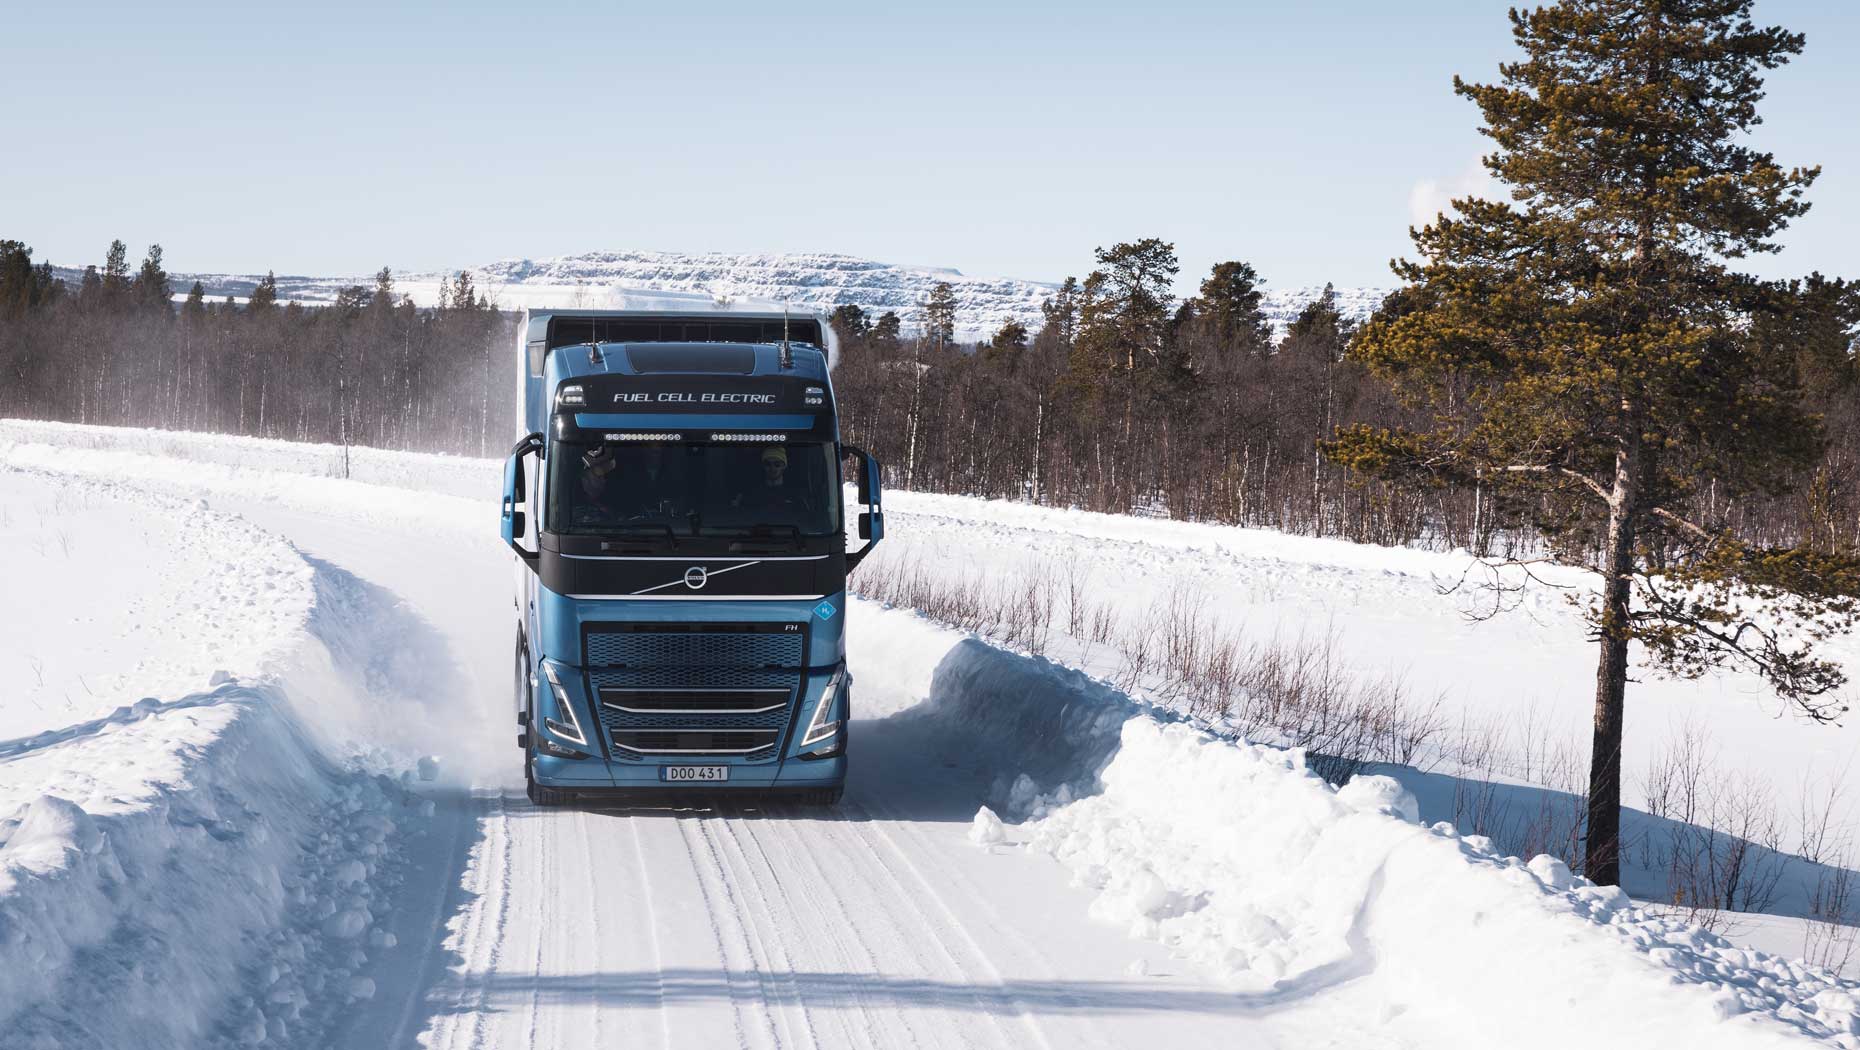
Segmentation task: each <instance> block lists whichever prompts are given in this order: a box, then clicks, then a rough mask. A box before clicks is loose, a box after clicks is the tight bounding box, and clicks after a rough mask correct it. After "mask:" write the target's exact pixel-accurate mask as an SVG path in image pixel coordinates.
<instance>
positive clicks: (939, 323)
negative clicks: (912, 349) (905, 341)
mask: <svg viewBox="0 0 1860 1050" xmlns="http://www.w3.org/2000/svg"><path fill="white" fill-rule="evenodd" d="M923 315H924V342H926V343H928V344H929V345H930V348H931V349H933V350H941V349H943V348H945V347H947V346H950V345H951V344H953V343H954V342H955V341H956V290H955V289H954V288H952V287H950V284H949V282H948V281H938V282H937V283H936V284H935V285H933V286H932V287H931V288H930V297H929V298H928V299H926V300H924V305H923Z"/></svg>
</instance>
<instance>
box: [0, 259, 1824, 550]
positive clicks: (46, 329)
mask: <svg viewBox="0 0 1860 1050" xmlns="http://www.w3.org/2000/svg"><path fill="white" fill-rule="evenodd" d="M1095 261H1096V265H1095V266H1094V267H1093V268H1092V269H1091V270H1090V271H1089V272H1088V273H1087V274H1086V276H1085V278H1084V279H1083V280H1080V279H1077V278H1067V279H1066V280H1065V281H1064V282H1063V283H1061V284H1060V285H1059V287H1058V288H1057V290H1056V291H1055V293H1054V294H1053V296H1052V297H1051V298H1049V299H1048V300H1047V301H1046V303H1045V304H1044V305H1043V309H1042V312H1043V323H1042V324H1041V325H1040V326H1039V327H1037V328H1034V329H1032V330H1029V329H1028V328H1027V327H1026V326H1024V325H1022V324H1020V323H1018V322H1009V323H1008V324H1006V325H1004V326H1003V327H1002V328H1001V329H1000V330H999V331H996V332H994V333H992V334H991V335H990V336H988V337H987V338H984V339H981V340H979V341H973V342H964V341H961V340H959V339H958V338H957V332H958V331H959V330H961V328H962V325H961V321H962V318H961V317H960V316H959V307H958V303H957V300H956V298H955V296H954V294H953V291H952V290H951V289H950V287H949V286H948V285H943V284H940V285H938V286H936V287H935V288H934V289H933V290H932V292H931V293H930V295H929V297H928V298H927V299H926V300H925V302H924V303H923V304H922V306H921V308H920V310H919V311H918V312H917V314H916V315H915V316H914V317H912V318H910V323H909V324H908V325H907V323H906V319H905V318H904V317H902V316H900V315H899V314H898V313H896V312H886V313H883V314H878V315H876V316H874V315H872V314H870V313H868V312H867V311H865V310H863V309H861V308H860V307H858V306H856V305H852V304H845V305H842V306H840V307H839V308H837V309H836V310H834V311H833V313H832V315H831V317H830V322H831V324H832V325H833V327H834V329H835V331H836V333H837V335H838V338H839V341H840V346H841V354H840V360H839V362H838V364H837V366H836V368H835V371H834V384H835V391H836V393H837V395H838V397H839V402H840V408H841V425H842V428H843V431H844V433H845V435H846V437H847V440H849V441H853V442H855V443H858V444H860V445H861V446H862V447H865V448H867V449H869V450H871V451H872V452H874V453H875V454H877V455H878V456H879V457H880V458H881V459H882V460H883V461H884V463H885V469H886V474H887V478H886V480H887V483H888V484H890V485H894V486H898V487H903V488H911V489H919V490H924V491H934V492H953V493H966V494H970V495H977V496H984V497H990V498H1004V499H1020V500H1028V501H1032V502H1038V503H1045V504H1051V505H1056V506H1073V507H1082V508H1086V509H1090V510H1098V511H1107V512H1114V513H1136V514H1151V515H1158V516H1166V517H1172V518H1182V519H1190V520H1200V521H1213V522H1221V523H1227V524H1235V525H1246V526H1257V527H1264V528H1274V529H1281V530H1284V531H1287V532H1294V533H1300V534H1305V535H1314V536H1337V537H1342V538H1347V539H1352V540H1357V541H1363V542H1374V543H1389V544H1421V545H1426V546H1434V547H1466V548H1468V549H1472V550H1475V551H1478V552H1480V553H1498V554H1503V553H1508V552H1515V551H1517V550H1519V549H1521V547H1522V546H1525V545H1528V544H1530V543H1531V542H1532V540H1531V537H1532V533H1531V532H1530V530H1529V529H1528V528H1521V527H1520V526H1519V522H1518V521H1517V520H1516V516H1515V515H1514V514H1511V513H1510V508H1507V507H1505V506H1504V505H1503V504H1504V501H1505V500H1506V499H1508V498H1510V496H1508V495H1507V494H1506V493H1504V492H1501V491H1499V489H1500V488H1503V486H1496V485H1487V486H1480V485H1476V484H1475V485H1472V486H1449V485H1444V484H1443V485H1439V486H1411V485H1400V484H1392V483H1389V482H1387V481H1384V480H1379V479H1373V478H1371V479H1365V478H1364V477H1362V476H1359V475H1355V474H1352V472H1351V471H1350V470H1349V469H1348V468H1347V467H1346V466H1345V465H1342V464H1339V463H1336V462H1333V461H1332V460H1330V459H1327V458H1326V457H1325V456H1323V455H1322V454H1321V449H1320V445H1321V443H1322V442H1324V441H1326V440H1328V439H1329V438H1330V437H1331V436H1332V435H1333V433H1335V432H1336V431H1337V430H1339V429H1340V428H1353V427H1361V426H1368V427H1380V428H1396V427H1413V426H1420V425H1424V423H1425V421H1426V420H1427V419H1429V418H1431V416H1430V414H1429V410H1427V409H1424V408H1420V407H1416V406H1412V405H1405V404H1404V403H1403V402H1402V401H1401V400H1400V399H1399V398H1398V397H1397V396H1396V394H1395V391H1394V389H1393V387H1392V386H1391V384H1389V383H1388V382H1386V381H1384V380H1382V379H1380V378H1378V377H1376V376H1375V375H1373V374H1372V373H1371V371H1370V370H1369V369H1367V368H1366V367H1365V366H1364V365H1363V363H1361V362H1360V361H1358V360H1356V359H1354V358H1352V357H1351V356H1350V354H1349V353H1348V351H1349V348H1350V347H1351V345H1352V341H1353V339H1354V338H1355V336H1356V329H1355V326H1354V325H1353V324H1352V323H1351V322H1350V321H1349V320H1348V319H1347V318H1345V317H1344V316H1343V315H1342V314H1341V313H1340V312H1339V310H1338V308H1337V303H1336V299H1335V296H1334V295H1333V294H1332V293H1331V292H1330V290H1329V289H1326V291H1325V294H1323V295H1321V296H1319V297H1318V298H1317V299H1315V300H1314V301H1312V302H1311V303H1309V304H1308V305H1306V306H1305V307H1304V309H1303V310H1302V311H1301V312H1300V313H1299V314H1298V315H1297V316H1296V318H1295V319H1294V320H1293V321H1292V322H1291V323H1290V324H1289V325H1288V326H1287V329H1286V330H1285V331H1284V332H1282V333H1280V332H1275V331H1274V329H1273V326H1272V324H1271V323H1270V322H1269V321H1268V320H1267V318H1266V315H1265V313H1264V310H1263V301H1262V298H1263V297H1262V288H1263V285H1264V280H1263V278H1262V277H1261V275H1260V274H1259V272H1258V271H1257V270H1256V269H1255V268H1254V267H1253V266H1252V265H1250V264H1249V263H1246V262H1241V261H1228V262H1221V263H1218V264H1216V265H1215V266H1214V267H1212V269H1211V270H1210V271H1209V272H1208V273H1207V274H1206V275H1205V277H1203V279H1202V280H1201V281H1200V282H1199V285H1198V289H1197V293H1196V294H1194V295H1191V296H1186V297H1182V298H1177V297H1176V295H1175V294H1174V291H1173V289H1174V288H1175V286H1176V278H1177V276H1178V273H1179V264H1178V262H1177V259H1176V255H1175V251H1174V247H1173V246H1172V245H1170V244H1168V243H1166V242H1164V241H1162V240H1159V239H1156V238H1145V239H1140V240H1136V241H1132V242H1127V243H1119V244H1115V245H1112V246H1110V247H1108V248H1101V249H1099V250H1098V251H1097V252H1096V253H1095ZM1793 287H1794V288H1795V289H1796V290H1797V291H1798V292H1799V295H1797V296H1796V298H1795V300H1794V301H1795V304H1796V305H1795V306H1794V307H1793V308H1792V309H1791V310H1790V311H1788V312H1787V315H1786V316H1780V315H1779V316H1773V317H1769V318H1767V319H1766V320H1765V321H1764V324H1765V331H1766V338H1771V339H1775V340H1780V341H1784V342H1787V343H1788V344H1789V346H1790V347H1791V348H1792V349H1791V351H1790V355H1789V357H1790V366H1791V372H1792V375H1791V376H1790V377H1789V379H1790V390H1789V396H1790V397H1791V398H1793V399H1795V400H1796V402H1797V403H1799V404H1800V405H1801V406H1802V408H1803V409H1804V410H1805V411H1806V412H1809V413H1813V414H1815V415H1818V416H1819V417H1820V418H1821V419H1822V421H1823V429H1824V432H1825V442H1824V443H1823V444H1822V445H1821V446H1820V447H1819V449H1818V451H1817V454H1816V455H1814V456H1813V457H1812V458H1811V459H1810V460H1808V461H1806V462H1804V463H1803V464H1801V465H1799V466H1796V467H1792V468H1791V470H1790V472H1789V473H1790V477H1789V481H1790V482H1791V483H1790V484H1789V485H1787V486H1783V487H1782V491H1780V492H1778V493H1764V492H1759V493H1750V492H1739V493H1735V494H1733V493H1732V492H1730V491H1729V490H1728V489H1726V488H1725V487H1724V486H1723V485H1722V484H1721V483H1720V482H1719V480H1718V479H1714V478H1710V477H1700V478H1698V479H1697V480H1698V484H1697V486H1696V487H1695V491H1694V492H1692V493H1691V495H1690V499H1691V500H1692V501H1693V502H1694V503H1695V504H1696V505H1697V506H1698V508H1699V509H1700V511H1701V512H1702V513H1703V514H1704V515H1705V516H1707V517H1709V518H1710V519H1712V520H1715V521H1716V520H1721V521H1725V522H1728V523H1729V524H1731V526H1732V527H1733V528H1734V529H1735V531H1736V534H1737V535H1739V536H1741V537H1744V538H1746V539H1749V540H1751V541H1753V542H1766V543H1781V542H1793V541H1796V540H1798V539H1799V540H1801V541H1803V542H1810V543H1814V544H1816V545H1818V546H1819V547H1820V548H1822V549H1827V550H1838V549H1842V548H1843V547H1847V546H1854V545H1860V365H1856V362H1855V358H1854V343H1855V332H1856V330H1860V289H1857V288H1856V286H1855V285H1853V284H1850V283H1848V282H1845V281H1839V280H1828V279H1824V278H1822V277H1819V276H1814V277H1810V278H1808V279H1807V280H1805V281H1801V282H1797V283H1796V284H1795V285H1793ZM176 298H177V297H176V296H175V295H174V288H173V287H172V284H171V282H170V280H169V277H168V274H167V272H166V271H165V269H164V268H163V254H162V249H161V247H160V246H159V245H154V246H151V247H150V248H149V249H148V251H147V254H146V255H145V256H144V258H143V259H142V261H141V264H140V265H139V266H138V267H135V268H132V267H131V266H130V264H129V261H128V252H127V249H126V247H125V246H124V245H123V243H122V242H121V241H117V242H113V243H112V244H111V245H110V246H109V249H108V251H107V252H106V254H105V259H104V262H103V264H102V265H101V266H96V265H92V266H88V267H86V268H85V270H84V271H83V276H82V278H81V279H80V280H79V281H78V282H77V287H75V288H72V287H67V286H66V283H65V282H64V281H61V280H59V279H58V278H57V277H56V276H55V275H54V274H53V271H52V268H51V266H50V265H49V264H47V263H40V264H37V265H35V264H34V263H33V261H32V250H31V248H29V247H28V246H27V245H25V244H23V243H21V242H19V241H11V240H0V378H3V379H4V382H0V414H3V415H7V416H16V417H24V418H36V419H56V420H66V421H71V422H81V423H102V424H110V425H120V426H148V427H160V428H167V429H177V430H197V431H211V432H219V433H231V434H244V435H250V436H257V437H271V438H281V439H285V440H292V441H321V442H332V443H341V444H361V445H370V446H376V447H382V448H399V449H408V450H415V451H435V452H453V453H459V454H464V455H495V454H498V453H499V452H500V451H501V450H502V449H503V447H504V446H505V444H507V442H508V438H509V435H510V434H511V433H513V432H514V430H513V428H514V427H515V425H516V424H515V422H514V419H515V406H514V404H513V401H514V398H513V397H512V396H511V391H510V388H509V386H508V384H509V383H511V382H514V380H513V379H512V378H511V372H510V369H511V368H512V367H513V366H512V364H511V362H510V360H509V357H510V354H511V353H512V350H511V347H512V346H513V345H514V340H515V326H516V317H515V315H514V314H512V313H510V312H508V311H501V310H498V309H497V308H496V307H495V305H494V304H493V303H492V302H491V301H490V300H489V297H488V296H487V295H485V294H484V293H482V292H480V291H479V290H478V289H476V288H475V287H474V285H473V282H472V279H471V275H470V274H469V273H465V272H461V273H459V274H458V275H457V276H456V277H455V278H454V279H452V280H450V281H448V282H447V283H446V285H445V286H444V287H443V288H442V290H441V295H440V298H439V302H438V304H437V305H435V306H433V307H418V306H416V305H414V303H413V302H412V300H411V299H409V298H408V297H407V296H406V295H404V294H401V293H399V292H398V291H397V290H396V289H395V286H394V279H393V276H392V274H391V272H390V271H389V270H388V269H387V268H386V267H384V268H382V270H381V271H380V272H379V273H378V274H376V276H375V279H374V282H373V283H372V285H356V286H353V287H350V288H346V289H343V290H341V291H340V292H339V293H338V295H337V296H336V299H335V301H334V302H333V303H331V304H327V305H320V306H305V305H302V304H299V303H295V302H280V301H279V299H278V294H277V286H276V282H275V280H274V279H273V278H272V277H271V276H270V275H267V277H266V278H265V279H264V280H262V281H261V282H260V283H259V285H258V286H257V288H256V289H254V291H253V293H252V295H251V296H250V297H249V299H248V301H246V302H244V303H239V302H235V301H234V300H233V299H232V298H231V297H227V298H224V299H212V298H209V297H207V296H206V294H205V291H204V289H203V288H202V287H201V286H200V285H199V283H198V282H196V283H195V284H194V286H193V287H192V288H190V289H189V290H188V294H187V295H186V296H184V297H180V301H179V302H176V301H175V300H176Z"/></svg>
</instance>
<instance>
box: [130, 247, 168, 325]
mask: <svg viewBox="0 0 1860 1050" xmlns="http://www.w3.org/2000/svg"><path fill="white" fill-rule="evenodd" d="M130 296H131V298H133V299H134V300H135V303H136V305H137V306H138V307H141V308H143V309H147V310H159V311H161V312H162V313H169V312H171V310H172V305H171V304H172V301H173V299H174V289H173V288H172V287H171V286H170V285H169V284H168V271H166V270H164V269H162V268H161V245H159V244H151V245H149V253H148V255H147V256H145V257H144V258H143V260H142V268H141V269H140V270H137V271H136V276H135V279H134V280H133V281H131V282H130Z"/></svg>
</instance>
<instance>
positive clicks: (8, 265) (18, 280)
mask: <svg viewBox="0 0 1860 1050" xmlns="http://www.w3.org/2000/svg"><path fill="white" fill-rule="evenodd" d="M38 302H39V288H38V281H37V278H36V275H35V274H34V272H33V268H32V249H31V248H28V247H26V246H25V245H24V244H22V243H20V242H19V241H0V321H13V320H18V319H19V318H21V317H24V316H25V315H26V311H27V310H29V309H31V308H32V307H34V306H37V305H38Z"/></svg>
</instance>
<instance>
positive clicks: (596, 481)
mask: <svg viewBox="0 0 1860 1050" xmlns="http://www.w3.org/2000/svg"><path fill="white" fill-rule="evenodd" d="M627 459H628V461H629V462H628V464H627V467H626V469H625V470H624V471H622V470H620V457H619V455H618V454H617V447H616V446H614V445H608V444H602V445H596V446H594V447H593V448H590V449H588V451H586V452H584V453H582V455H581V466H582V471H581V491H582V493H583V495H585V496H586V497H587V499H586V501H585V503H584V506H585V508H586V510H587V512H588V517H590V518H593V519H596V520H606V521H620V520H624V519H629V518H639V517H649V516H654V515H663V516H665V517H675V516H676V514H677V507H676V503H677V502H678V500H677V498H676V497H677V495H678V493H679V483H678V479H677V478H676V477H674V476H673V475H674V471H673V470H672V465H671V464H670V463H669V462H667V457H666V455H665V449H664V447H663V446H660V445H642V446H639V447H638V448H635V449H628V452H627Z"/></svg>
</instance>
